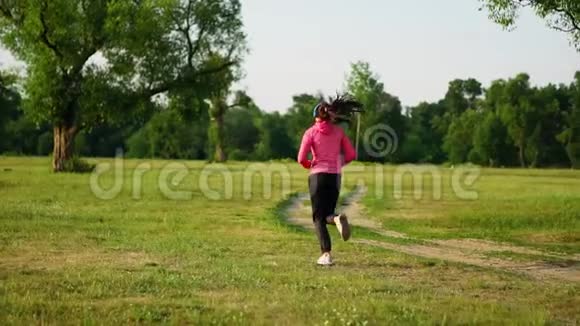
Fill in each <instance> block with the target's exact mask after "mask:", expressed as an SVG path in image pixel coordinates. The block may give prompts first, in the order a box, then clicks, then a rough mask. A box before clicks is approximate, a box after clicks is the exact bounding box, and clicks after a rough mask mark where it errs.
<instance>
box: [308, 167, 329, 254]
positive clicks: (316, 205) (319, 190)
mask: <svg viewBox="0 0 580 326" xmlns="http://www.w3.org/2000/svg"><path fill="white" fill-rule="evenodd" d="M327 176H328V174H326V173H317V174H311V175H310V176H309V177H308V188H309V190H310V202H311V205H312V220H313V222H314V227H315V230H316V236H317V237H318V241H319V242H320V250H321V251H322V252H323V253H326V252H330V251H331V250H332V245H331V242H330V234H329V233H328V229H327V228H326V223H327V221H326V218H327V217H328V216H329V215H330V214H331V213H333V212H329V211H330V209H331V207H330V205H331V204H332V201H331V200H332V196H329V193H328V190H329V189H328V186H327V185H328V177H327ZM335 205H336V203H335Z"/></svg>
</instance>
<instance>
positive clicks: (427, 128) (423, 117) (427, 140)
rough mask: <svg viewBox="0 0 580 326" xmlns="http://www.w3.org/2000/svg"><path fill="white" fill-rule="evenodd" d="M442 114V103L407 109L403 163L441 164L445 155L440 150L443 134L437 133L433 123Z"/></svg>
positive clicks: (425, 104)
mask: <svg viewBox="0 0 580 326" xmlns="http://www.w3.org/2000/svg"><path fill="white" fill-rule="evenodd" d="M442 112H444V106H443V104H442V102H439V103H427V102H422V103H420V104H419V105H417V106H415V107H412V108H410V109H409V114H410V117H409V121H408V125H407V130H408V133H409V135H408V139H409V141H408V142H405V143H404V145H403V149H402V150H403V151H405V152H406V154H405V155H404V161H409V162H421V163H425V162H430V163H442V162H444V161H445V158H446V154H445V152H444V151H443V150H442V148H443V137H444V136H445V134H441V133H439V132H437V130H436V129H435V128H434V127H433V121H434V119H435V118H436V117H438V116H439V115H441V114H442Z"/></svg>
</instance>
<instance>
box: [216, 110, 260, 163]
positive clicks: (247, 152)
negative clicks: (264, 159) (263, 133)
mask: <svg viewBox="0 0 580 326" xmlns="http://www.w3.org/2000/svg"><path fill="white" fill-rule="evenodd" d="M254 108H255V109H256V110H258V109H257V107H237V108H233V109H232V110H230V111H229V112H228V113H226V115H225V127H226V133H225V144H226V150H227V153H228V156H229V158H230V159H233V160H250V159H253V156H254V152H255V150H256V146H257V145H258V142H259V141H260V129H259V128H258V126H257V125H256V122H257V121H256V120H257V119H259V116H258V115H259V110H258V111H255V110H253V109H254Z"/></svg>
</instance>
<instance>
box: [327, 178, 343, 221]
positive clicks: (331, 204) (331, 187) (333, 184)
mask: <svg viewBox="0 0 580 326" xmlns="http://www.w3.org/2000/svg"><path fill="white" fill-rule="evenodd" d="M340 180H341V177H340V174H328V185H327V187H326V189H327V190H326V192H327V194H328V207H327V211H328V212H330V213H328V216H327V222H328V223H329V224H334V216H335V213H336V204H337V203H338V197H339V196H340Z"/></svg>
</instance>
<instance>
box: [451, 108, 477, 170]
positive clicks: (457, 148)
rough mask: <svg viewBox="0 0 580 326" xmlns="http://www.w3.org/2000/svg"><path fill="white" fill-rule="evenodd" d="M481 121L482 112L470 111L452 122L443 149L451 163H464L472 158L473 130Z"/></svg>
mask: <svg viewBox="0 0 580 326" xmlns="http://www.w3.org/2000/svg"><path fill="white" fill-rule="evenodd" d="M480 120H481V113H480V112H477V111H475V110H469V111H465V112H464V113H463V114H461V115H460V116H459V117H457V118H456V119H454V120H453V121H452V122H451V125H450V126H449V130H448V131H447V135H446V136H445V141H444V143H443V149H444V150H445V152H446V153H447V155H448V157H449V161H450V162H451V163H454V164H457V163H463V162H466V161H467V160H468V159H469V158H470V152H471V151H472V149H473V130H475V127H476V126H477V123H478V122H479V121H480Z"/></svg>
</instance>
